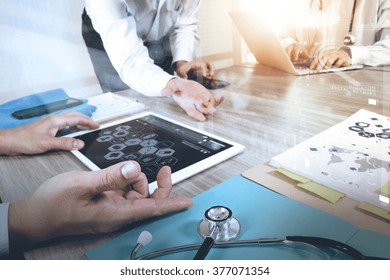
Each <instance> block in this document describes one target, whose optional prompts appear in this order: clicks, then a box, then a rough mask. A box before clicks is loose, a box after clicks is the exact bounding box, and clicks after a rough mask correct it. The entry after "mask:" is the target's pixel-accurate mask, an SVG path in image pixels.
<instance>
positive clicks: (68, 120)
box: [0, 112, 99, 155]
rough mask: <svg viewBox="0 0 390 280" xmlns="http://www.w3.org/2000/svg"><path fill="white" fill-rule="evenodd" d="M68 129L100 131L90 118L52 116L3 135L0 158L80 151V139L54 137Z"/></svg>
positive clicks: (74, 115) (0, 144)
mask: <svg viewBox="0 0 390 280" xmlns="http://www.w3.org/2000/svg"><path fill="white" fill-rule="evenodd" d="M68 126H84V127H88V128H90V129H95V128H98V127H99V124H98V123H96V122H94V121H93V120H92V119H91V118H89V117H88V116H86V115H84V114H81V113H79V112H68V113H63V114H58V115H50V116H47V117H45V118H42V119H39V120H37V121H35V122H33V123H30V124H27V125H24V126H20V127H17V128H13V129H8V130H3V131H0V154H7V155H15V154H39V153H43V152H46V151H48V150H55V149H58V150H78V149H81V148H83V147H84V142H83V141H81V140H78V139H73V138H66V137H55V136H56V134H57V132H58V131H59V130H61V129H63V128H66V127H68Z"/></svg>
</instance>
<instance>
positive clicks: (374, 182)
mask: <svg viewBox="0 0 390 280" xmlns="http://www.w3.org/2000/svg"><path fill="white" fill-rule="evenodd" d="M271 164H272V165H273V166H275V167H278V168H284V169H287V170H289V171H291V172H294V173H296V174H299V175H301V176H304V177H306V178H308V179H310V180H312V181H314V182H317V183H320V184H323V185H325V186H327V187H330V188H333V189H335V190H337V191H340V192H342V193H344V194H345V195H346V196H348V197H350V198H352V199H354V200H356V201H359V202H367V203H370V204H372V205H375V206H378V207H381V208H383V209H386V210H388V211H390V194H389V188H388V186H389V180H390V118H389V116H384V115H380V114H376V113H373V112H369V111H366V110H359V111H358V112H356V113H355V114H353V115H352V116H350V117H349V118H347V119H346V120H344V121H343V122H341V123H339V124H337V125H335V126H333V127H331V128H329V129H327V130H325V131H323V132H322V133H320V134H318V135H316V136H314V137H312V138H310V139H308V140H306V141H304V142H302V143H300V144H298V145H297V146H295V147H293V148H291V149H289V150H287V151H286V152H284V153H282V154H280V155H278V156H276V157H274V158H273V159H272V160H271Z"/></svg>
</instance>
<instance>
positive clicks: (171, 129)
mask: <svg viewBox="0 0 390 280" xmlns="http://www.w3.org/2000/svg"><path fill="white" fill-rule="evenodd" d="M74 137H75V138H78V139H81V140H83V141H84V143H85V147H84V148H83V149H81V150H79V151H74V153H75V154H76V155H77V156H78V157H79V158H80V159H81V160H82V161H83V162H84V163H87V165H88V166H90V167H92V169H103V168H106V167H108V166H111V165H113V164H116V163H118V162H121V161H127V160H135V161H137V162H138V163H139V164H140V165H141V170H142V172H144V173H145V175H146V176H147V178H148V182H154V181H156V175H157V173H158V171H159V170H160V168H161V167H162V166H164V165H168V166H170V167H171V169H172V174H173V175H174V174H176V173H177V172H180V171H181V172H182V173H183V172H184V173H187V174H184V173H183V174H181V175H180V176H179V177H180V179H181V178H184V177H188V176H191V175H193V174H194V173H197V172H199V171H201V170H202V169H205V168H204V167H206V168H207V167H209V166H212V165H214V164H217V163H218V162H221V161H222V160H224V159H227V158H228V157H231V156H233V155H235V154H237V153H238V152H240V151H242V150H243V148H244V147H243V146H241V145H238V144H236V143H234V142H231V141H228V140H223V139H221V138H220V137H217V136H211V135H210V134H206V133H204V132H201V131H198V130H195V129H194V128H190V127H185V126H183V125H181V124H178V123H176V122H172V121H170V120H168V119H165V118H163V117H161V116H157V115H155V114H150V113H149V114H145V115H141V116H139V117H136V118H134V119H129V120H126V121H123V122H120V123H116V124H113V125H109V126H108V127H104V128H100V129H98V130H95V131H90V132H87V133H85V134H81V135H77V136H74ZM86 161H87V162H86ZM201 162H203V164H200V166H198V167H197V166H196V165H197V164H198V165H199V163H201ZM88 163H92V166H91V164H88ZM94 166H96V167H97V168H94ZM186 169H187V170H186ZM176 179H179V178H176ZM174 181H175V180H174ZM176 181H178V180H176ZM174 183H175V182H174Z"/></svg>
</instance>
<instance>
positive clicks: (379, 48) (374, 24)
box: [280, 0, 390, 66]
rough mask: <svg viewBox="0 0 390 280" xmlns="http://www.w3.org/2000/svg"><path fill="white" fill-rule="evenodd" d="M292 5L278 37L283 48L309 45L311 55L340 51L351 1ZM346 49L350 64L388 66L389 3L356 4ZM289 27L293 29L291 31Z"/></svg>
mask: <svg viewBox="0 0 390 280" xmlns="http://www.w3.org/2000/svg"><path fill="white" fill-rule="evenodd" d="M318 3H319V0H301V1H294V2H293V5H294V8H295V9H294V10H292V12H291V17H290V18H289V20H288V24H287V26H289V27H288V28H286V29H285V30H284V31H282V33H281V34H280V36H281V39H282V44H283V45H284V47H286V46H288V45H290V44H292V43H297V42H299V43H309V44H310V43H313V42H316V44H315V46H314V47H313V48H312V49H311V51H310V52H311V55H313V56H314V55H316V54H318V53H319V52H320V51H322V50H325V49H329V48H340V47H342V46H343V45H344V44H343V40H344V37H345V35H346V34H347V33H348V31H349V27H350V22H351V18H352V7H353V0H323V1H322V3H323V6H322V10H320V9H319V4H318ZM353 18H354V20H353V25H352V35H353V36H355V37H356V43H355V44H354V45H353V46H350V49H351V54H352V64H363V65H368V66H378V65H388V64H390V0H356V9H355V15H354V17H353ZM292 27H293V28H292Z"/></svg>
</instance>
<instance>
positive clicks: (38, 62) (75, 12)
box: [0, 0, 100, 101]
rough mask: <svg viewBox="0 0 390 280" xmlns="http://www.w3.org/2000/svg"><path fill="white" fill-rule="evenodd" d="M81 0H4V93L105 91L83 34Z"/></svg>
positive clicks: (0, 3)
mask: <svg viewBox="0 0 390 280" xmlns="http://www.w3.org/2000/svg"><path fill="white" fill-rule="evenodd" d="M83 4H84V1H81V0H54V1H49V0H46V1H45V0H35V1H31V0H0V35H1V39H0V65H1V68H2V69H1V70H0V95H1V98H0V99H1V100H2V101H6V100H10V99H14V98H16V97H18V96H23V95H27V94H31V93H34V92H39V91H44V90H49V89H53V88H57V87H62V88H64V89H65V90H66V91H67V92H68V94H69V95H74V96H75V95H78V96H81V97H83V96H89V95H92V94H96V91H100V87H98V83H97V80H96V78H95V74H94V72H93V68H92V64H91V62H90V59H89V55H88V52H87V49H86V47H85V45H84V42H83V39H82V36H81V13H82V10H83Z"/></svg>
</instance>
